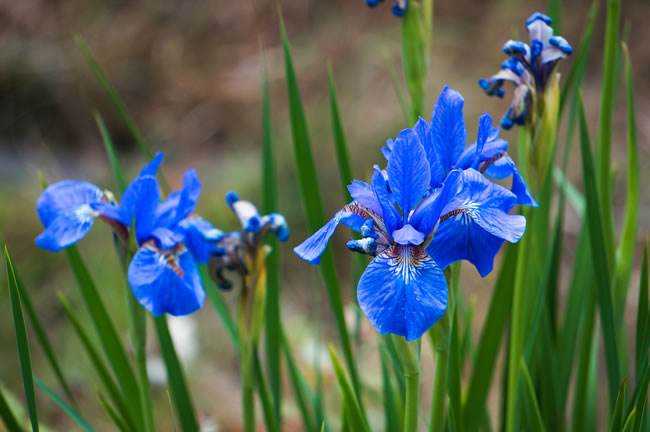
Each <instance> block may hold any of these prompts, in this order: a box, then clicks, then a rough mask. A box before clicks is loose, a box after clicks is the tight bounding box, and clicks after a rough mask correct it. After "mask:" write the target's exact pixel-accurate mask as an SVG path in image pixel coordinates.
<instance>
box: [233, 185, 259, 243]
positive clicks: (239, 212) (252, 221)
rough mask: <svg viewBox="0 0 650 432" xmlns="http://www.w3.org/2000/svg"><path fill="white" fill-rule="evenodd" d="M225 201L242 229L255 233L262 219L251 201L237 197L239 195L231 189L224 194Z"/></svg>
mask: <svg viewBox="0 0 650 432" xmlns="http://www.w3.org/2000/svg"><path fill="white" fill-rule="evenodd" d="M226 203H227V204H228V206H230V209H231V210H232V211H233V213H235V216H237V219H239V222H240V223H241V226H242V228H243V229H244V231H248V232H254V233H256V232H258V231H259V230H260V229H261V228H262V219H261V217H260V214H259V212H258V211H257V207H255V205H254V204H253V203H251V202H249V201H245V200H241V199H239V195H237V193H236V192H233V191H230V192H228V193H227V194H226Z"/></svg>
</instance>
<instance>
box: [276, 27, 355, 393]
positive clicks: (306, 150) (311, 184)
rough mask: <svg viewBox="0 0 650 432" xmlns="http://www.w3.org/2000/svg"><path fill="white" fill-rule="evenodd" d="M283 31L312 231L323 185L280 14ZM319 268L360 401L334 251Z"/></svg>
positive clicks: (319, 217) (319, 219)
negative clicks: (319, 181)
mask: <svg viewBox="0 0 650 432" xmlns="http://www.w3.org/2000/svg"><path fill="white" fill-rule="evenodd" d="M280 32H281V35H282V46H283V49H284V60H285V73H286V81H287V91H288V97H289V111H290V117H291V133H292V137H293V144H294V154H295V159H296V167H297V169H298V179H299V183H300V190H301V193H302V198H303V199H302V201H303V205H304V207H305V212H306V215H307V220H308V222H309V227H310V229H311V230H312V231H316V230H318V229H319V228H320V227H321V226H322V225H323V223H324V210H323V202H322V199H321V195H320V188H319V186H318V176H317V173H316V164H315V163H314V158H313V155H312V151H311V144H310V139H309V132H308V129H307V119H306V117H305V111H304V108H303V104H302V100H301V96H300V89H299V87H298V81H297V78H296V72H295V69H294V66H293V59H292V56H291V47H290V45H289V38H288V36H287V32H286V29H285V27H284V21H283V20H282V17H280ZM320 271H321V275H322V277H323V280H324V282H325V287H326V288H327V294H328V297H329V302H330V307H331V309H332V312H333V314H334V321H335V323H336V328H337V330H338V333H339V338H340V341H341V347H342V349H343V355H344V357H345V362H346V365H347V368H348V370H349V372H350V377H351V379H352V385H353V388H354V390H355V393H356V394H357V396H359V400H361V398H360V395H361V382H360V380H359V374H358V372H357V367H356V363H355V361H354V356H353V354H352V345H351V343H350V335H349V333H348V330H347V327H346V325H345V316H344V312H343V301H342V298H341V287H340V285H339V281H338V277H337V275H336V268H335V266H334V260H333V257H332V254H331V251H329V250H327V251H326V252H325V253H324V254H323V256H322V258H321V263H320Z"/></svg>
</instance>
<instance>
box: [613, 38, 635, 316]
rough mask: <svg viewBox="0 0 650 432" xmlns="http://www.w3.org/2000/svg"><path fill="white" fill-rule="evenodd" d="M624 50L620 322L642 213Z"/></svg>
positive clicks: (618, 270) (617, 271)
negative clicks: (624, 186) (624, 191)
mask: <svg viewBox="0 0 650 432" xmlns="http://www.w3.org/2000/svg"><path fill="white" fill-rule="evenodd" d="M622 49H623V54H624V59H625V81H626V90H627V170H626V171H627V194H626V199H625V218H624V219H623V227H622V228H621V239H620V242H619V246H618V249H617V251H616V269H615V273H614V299H615V300H616V303H615V306H616V308H615V312H616V317H617V321H618V322H620V321H621V320H622V318H623V310H624V307H625V299H626V297H627V291H628V286H629V284H630V276H631V275H632V263H633V262H634V248H635V247H636V234H637V230H638V214H639V153H638V146H637V140H636V118H635V110H634V84H633V82H632V63H631V61H630V53H629V51H628V49H627V46H626V45H625V44H623V48H622Z"/></svg>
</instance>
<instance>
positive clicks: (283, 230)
mask: <svg viewBox="0 0 650 432" xmlns="http://www.w3.org/2000/svg"><path fill="white" fill-rule="evenodd" d="M262 227H263V228H265V229H268V230H269V231H271V232H272V233H274V234H275V236H276V237H277V238H278V240H280V241H281V242H285V241H287V240H289V234H291V230H290V229H289V224H287V221H286V219H285V218H284V216H282V215H281V214H280V213H269V214H267V215H264V216H262Z"/></svg>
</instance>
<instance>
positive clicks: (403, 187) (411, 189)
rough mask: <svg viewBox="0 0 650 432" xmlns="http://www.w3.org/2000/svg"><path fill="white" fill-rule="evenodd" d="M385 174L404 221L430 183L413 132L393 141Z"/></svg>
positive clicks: (425, 165)
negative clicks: (386, 173)
mask: <svg viewBox="0 0 650 432" xmlns="http://www.w3.org/2000/svg"><path fill="white" fill-rule="evenodd" d="M387 171H388V184H389V185H390V190H391V192H392V193H393V195H394V197H395V200H396V201H397V204H399V206H400V209H401V210H402V213H403V219H404V220H405V219H406V218H407V217H408V214H409V213H410V211H411V210H412V209H413V208H415V206H416V205H417V204H418V203H419V202H420V200H421V199H422V197H424V195H425V194H426V192H427V190H428V189H429V184H430V181H431V177H430V172H429V163H428V161H427V156H426V153H425V151H424V148H423V147H422V145H421V144H420V140H419V139H418V137H417V135H416V134H415V132H413V131H410V133H408V134H405V135H403V136H400V137H398V138H397V139H396V140H395V145H394V146H393V151H392V153H391V156H390V160H389V161H388V169H387Z"/></svg>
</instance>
